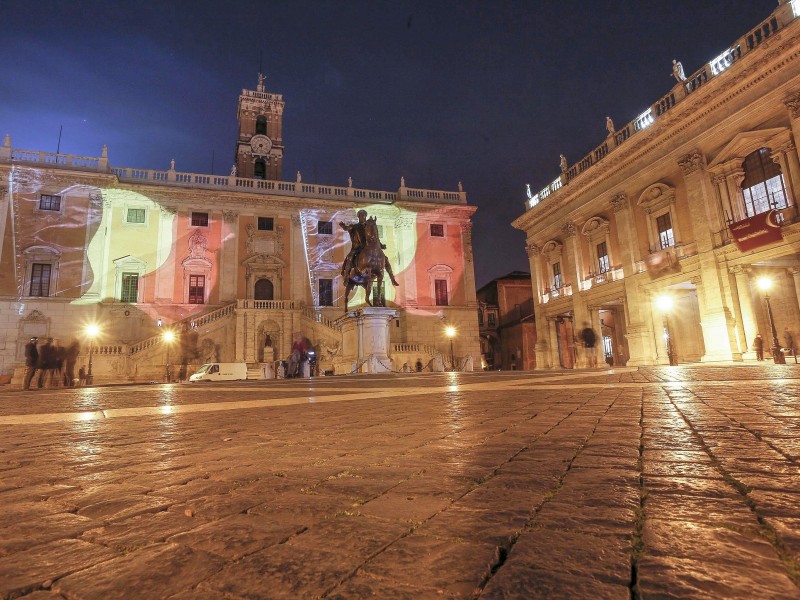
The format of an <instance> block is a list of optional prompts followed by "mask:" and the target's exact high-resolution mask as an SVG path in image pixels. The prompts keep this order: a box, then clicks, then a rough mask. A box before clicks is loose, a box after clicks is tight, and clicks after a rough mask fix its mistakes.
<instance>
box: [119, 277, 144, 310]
mask: <svg viewBox="0 0 800 600" xmlns="http://www.w3.org/2000/svg"><path fill="white" fill-rule="evenodd" d="M119 300H120V302H131V303H135V302H138V301H139V274H138V273H123V274H122V290H121V292H120V295H119Z"/></svg>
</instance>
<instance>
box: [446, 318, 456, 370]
mask: <svg viewBox="0 0 800 600" xmlns="http://www.w3.org/2000/svg"><path fill="white" fill-rule="evenodd" d="M444 333H445V335H447V337H449V338H450V370H451V371H455V370H456V357H455V354H454V353H453V338H454V337H456V328H455V327H453V326H452V325H448V326H447V327H445V330H444Z"/></svg>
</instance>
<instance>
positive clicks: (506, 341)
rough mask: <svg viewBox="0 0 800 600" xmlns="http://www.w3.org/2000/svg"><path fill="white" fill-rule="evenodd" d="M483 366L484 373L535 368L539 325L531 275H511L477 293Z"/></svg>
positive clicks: (499, 279) (488, 284) (524, 273)
mask: <svg viewBox="0 0 800 600" xmlns="http://www.w3.org/2000/svg"><path fill="white" fill-rule="evenodd" d="M477 296H478V324H479V328H480V336H481V362H482V366H483V367H484V368H485V369H502V370H507V371H513V370H521V371H527V370H531V369H534V368H535V367H536V353H535V346H536V324H535V322H534V318H533V296H532V292H531V275H530V273H526V272H524V271H512V272H511V273H509V274H508V275H505V276H504V277H498V278H497V279H494V280H492V281H490V282H489V283H487V284H486V285H485V286H483V287H482V288H481V289H479V290H478V292H477Z"/></svg>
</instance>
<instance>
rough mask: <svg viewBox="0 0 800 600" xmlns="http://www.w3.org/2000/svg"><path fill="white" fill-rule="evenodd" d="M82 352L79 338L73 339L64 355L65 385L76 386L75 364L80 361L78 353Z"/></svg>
mask: <svg viewBox="0 0 800 600" xmlns="http://www.w3.org/2000/svg"><path fill="white" fill-rule="evenodd" d="M80 353H81V345H80V344H79V343H78V340H73V341H72V343H71V344H70V345H69V346H67V350H66V352H65V356H64V385H66V386H69V387H75V364H76V363H77V362H78V355H79V354H80Z"/></svg>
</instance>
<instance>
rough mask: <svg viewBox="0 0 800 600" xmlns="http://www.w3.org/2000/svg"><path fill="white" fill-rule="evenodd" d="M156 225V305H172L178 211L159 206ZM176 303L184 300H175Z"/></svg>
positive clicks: (173, 208) (174, 208) (170, 207)
mask: <svg viewBox="0 0 800 600" xmlns="http://www.w3.org/2000/svg"><path fill="white" fill-rule="evenodd" d="M160 208H161V210H160V211H159V217H160V222H159V225H158V248H157V249H156V265H155V267H156V271H155V272H156V294H155V301H156V303H161V304H172V301H173V295H174V293H175V257H174V256H171V254H172V249H173V248H174V247H175V241H174V239H173V237H174V236H173V226H174V222H175V215H176V214H177V213H178V209H177V208H176V207H174V206H167V205H161V207H160ZM176 300H177V301H178V302H183V301H184V299H183V298H182V297H181V298H177V299H176Z"/></svg>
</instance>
